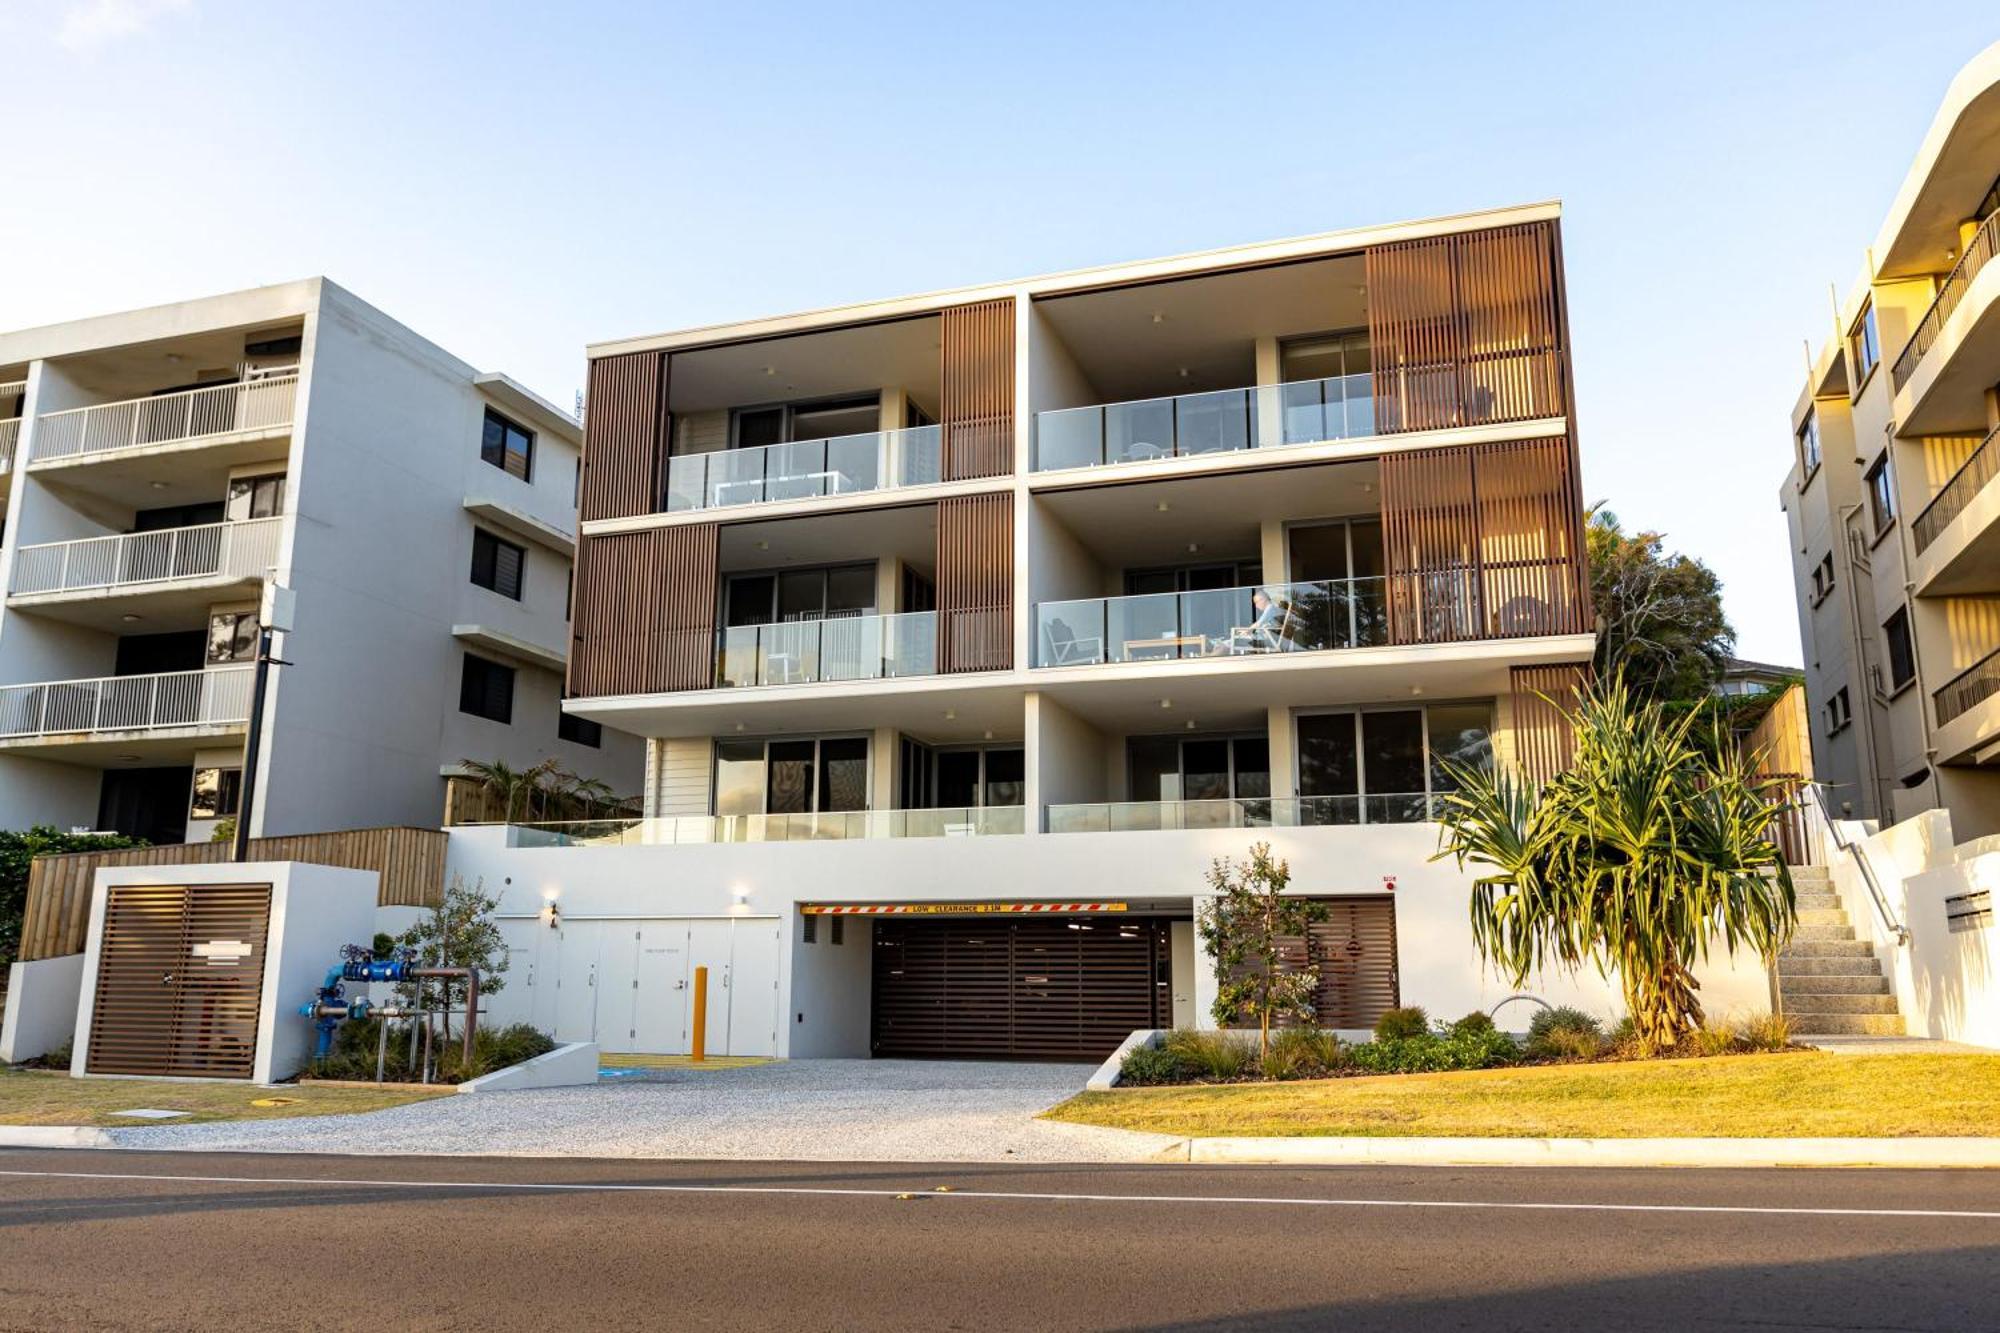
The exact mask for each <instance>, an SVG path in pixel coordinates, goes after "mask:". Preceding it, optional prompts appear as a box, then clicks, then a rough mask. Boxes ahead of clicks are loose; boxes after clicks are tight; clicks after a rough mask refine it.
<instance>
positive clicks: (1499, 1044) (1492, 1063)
mask: <svg viewBox="0 0 2000 1333" xmlns="http://www.w3.org/2000/svg"><path fill="white" fill-rule="evenodd" d="M1345 1055H1346V1057H1347V1059H1348V1061H1349V1062H1350V1064H1351V1065H1352V1067H1353V1068H1355V1069H1357V1070H1364V1071H1366V1072H1368V1073H1370V1074H1436V1073H1443V1072H1445V1071H1447V1070H1453V1069H1492V1068H1494V1067H1496V1066H1499V1065H1510V1064H1513V1063H1514V1062H1515V1061H1517V1060H1519V1059H1520V1058H1521V1051H1520V1048H1519V1047H1517V1046H1515V1045H1514V1039H1513V1038H1512V1037H1509V1036H1508V1035H1507V1034H1506V1033H1504V1032H1498V1031H1489V1032H1462V1033H1459V1032H1453V1033H1438V1032H1424V1033H1419V1034H1418V1035H1416V1036H1414V1037H1389V1038H1377V1039H1376V1040H1374V1041H1371V1042H1367V1043H1365V1044H1363V1045H1360V1046H1351V1047H1348V1048H1347V1050H1346V1052H1345Z"/></svg>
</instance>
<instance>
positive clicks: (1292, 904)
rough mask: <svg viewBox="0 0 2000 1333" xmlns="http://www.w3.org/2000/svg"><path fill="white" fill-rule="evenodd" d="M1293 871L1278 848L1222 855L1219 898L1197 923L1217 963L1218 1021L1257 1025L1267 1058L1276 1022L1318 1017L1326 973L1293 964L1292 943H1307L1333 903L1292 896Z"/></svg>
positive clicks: (1216, 884)
mask: <svg viewBox="0 0 2000 1333" xmlns="http://www.w3.org/2000/svg"><path fill="white" fill-rule="evenodd" d="M1291 882H1292V868H1291V867H1290V866H1289V865H1287V864H1286V863H1285V862H1283V861H1280V860H1276V859H1274V858H1273V857H1272V856H1271V844H1269V843H1267V842H1260V843H1256V844H1255V845H1253V846H1252V847H1251V848H1250V859H1249V861H1248V862H1243V863H1232V862H1229V861H1225V860H1222V859H1220V858H1218V859H1217V860H1216V862H1215V864H1214V865H1212V866H1210V867H1209V868H1208V886H1209V888H1210V890H1211V891H1212V892H1213V894H1214V896H1213V897H1212V898H1210V899H1209V901H1208V903H1207V905H1206V906H1204V907H1203V908H1202V910H1201V915H1200V918H1199V920H1198V922H1197V924H1198V926H1199V928H1200V930H1201V943H1202V948H1203V949H1204V950H1206V951H1207V953H1208V956H1209V957H1210V958H1212V959H1214V960H1215V981H1216V990H1215V1007H1214V1009H1213V1010H1212V1011H1211V1012H1213V1014H1214V1015H1215V1021H1216V1022H1217V1023H1220V1024H1222V1025H1223V1026H1225V1027H1227V1026H1229V1025H1231V1024H1234V1023H1240V1022H1243V1021H1245V1020H1247V1019H1249V1018H1251V1017H1252V1016H1254V1017H1255V1018H1256V1020H1257V1050H1258V1054H1259V1056H1260V1057H1262V1056H1268V1055H1269V1054H1270V1051H1271V1021H1272V1020H1273V1019H1285V1018H1296V1019H1301V1020H1304V1021H1307V1022H1311V1021H1312V1020H1314V1019H1315V1018H1316V1017H1317V1016H1318V1008H1317V1005H1316V1004H1315V1000H1316V998H1317V996H1318V994H1319V969H1318V968H1317V967H1315V966H1313V965H1312V964H1311V963H1310V962H1308V963H1307V964H1305V965H1304V966H1296V965H1288V963H1287V960H1286V958H1285V952H1286V943H1287V942H1288V941H1293V940H1303V939H1304V938H1305V935H1306V932H1307V930H1308V929H1309V928H1310V927H1311V926H1312V924H1313V922H1315V921H1324V920H1325V919H1326V916H1327V907H1326V904H1325V903H1318V902H1313V901H1311V900H1310V899H1306V898H1288V897H1286V896H1285V889H1286V887H1287V886H1288V885H1289V884H1290V883H1291Z"/></svg>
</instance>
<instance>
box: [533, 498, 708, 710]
mask: <svg viewBox="0 0 2000 1333" xmlns="http://www.w3.org/2000/svg"><path fill="white" fill-rule="evenodd" d="M719 532H720V528H719V526H718V525H717V524H714V523H687V524H681V525H678V526H675V527H671V528H652V529H648V530H647V531H644V532H618V533H607V534H604V535H601V536H596V537H585V538H584V539H583V540H582V541H581V542H579V543H578V545H577V561H576V597H575V600H574V604H573V606H572V613H571V617H570V658H569V692H570V694H571V695H572V696H574V697H577V698H593V697H601V696H604V695H612V694H657V693H661V692H664V691H669V690H705V689H707V688H709V687H710V686H711V685H713V684H714V683H715V579H716V550H717V540H718V534H719Z"/></svg>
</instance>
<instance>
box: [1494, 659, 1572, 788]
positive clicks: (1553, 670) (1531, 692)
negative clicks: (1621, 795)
mask: <svg viewBox="0 0 2000 1333" xmlns="http://www.w3.org/2000/svg"><path fill="white" fill-rule="evenodd" d="M1508 677H1509V680H1508V684H1509V688H1510V692H1511V693H1512V695H1513V703H1514V763H1515V767H1516V768H1518V769H1520V771H1521V773H1522V775H1523V776H1524V777H1526V778H1527V779H1528V780H1529V781H1530V782H1533V783H1534V784H1535V785H1536V786H1538V787H1539V786H1540V785H1541V784H1543V783H1545V782H1547V781H1548V780H1549V779H1550V778H1552V777H1554V776H1555V775H1556V774H1558V773H1560V772H1562V771H1563V770H1564V769H1566V768H1568V767H1569V766H1570V762H1571V761H1572V760H1574V759H1575V758H1576V731H1575V729H1574V728H1573V727H1571V726H1570V724H1569V719H1568V718H1566V717H1564V716H1563V710H1564V709H1573V708H1575V707H1576V694H1577V691H1578V690H1581V689H1582V688H1584V686H1586V685H1588V684H1589V683H1590V667H1589V666H1588V665H1587V664H1585V663H1582V662H1568V663H1560V664H1557V665H1554V666H1517V667H1512V668H1510V669H1509V671H1508Z"/></svg>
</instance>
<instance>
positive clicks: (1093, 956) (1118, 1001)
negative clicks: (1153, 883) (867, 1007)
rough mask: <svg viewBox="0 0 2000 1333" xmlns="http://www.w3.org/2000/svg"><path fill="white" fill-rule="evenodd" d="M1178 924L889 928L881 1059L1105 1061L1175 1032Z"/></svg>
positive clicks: (877, 1015)
mask: <svg viewBox="0 0 2000 1333" xmlns="http://www.w3.org/2000/svg"><path fill="white" fill-rule="evenodd" d="M1169 937H1170V923H1169V922H1168V920H1167V919H1165V918H1157V917H1136V918H1135V917H1117V916H1079V917H1068V918H1064V917H1056V918H1053V919H1051V918H1042V917H1036V918H1028V919H1014V920H996V919H994V918H992V917H956V918H952V917H947V918H943V919H926V920H910V919H898V918H889V919H880V920H877V921H875V922H874V946H873V954H874V956H873V960H872V961H873V964H874V967H873V971H874V989H873V1003H872V1010H873V1019H872V1024H871V1027H872V1038H871V1042H870V1047H871V1049H872V1050H873V1052H874V1053H875V1054H876V1055H878V1056H885V1057H890V1056H893V1057H902V1058H917V1059H923V1058H931V1059H940V1058H949V1059H970V1060H1102V1059H1104V1058H1105V1057H1106V1056H1108V1055H1110V1054H1111V1053H1112V1052H1113V1051H1114V1050H1116V1049H1117V1048H1118V1044H1119V1043H1120V1042H1122V1041H1124V1040H1125V1038H1126V1037H1128V1036H1130V1035H1131V1034H1132V1033H1133V1032H1135V1031H1137V1030H1138V1029H1140V1028H1160V1027H1169V1026H1171V1025H1172V1023H1173V951H1172V946H1171V942H1170V938H1169Z"/></svg>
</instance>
